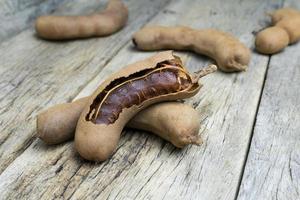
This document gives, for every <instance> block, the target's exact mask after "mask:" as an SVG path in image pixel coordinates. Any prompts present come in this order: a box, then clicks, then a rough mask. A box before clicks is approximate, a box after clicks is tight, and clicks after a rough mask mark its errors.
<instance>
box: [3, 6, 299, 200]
mask: <svg viewBox="0 0 300 200" xmlns="http://www.w3.org/2000/svg"><path fill="white" fill-rule="evenodd" d="M105 3H106V2H105V1H104V0H89V1H84V0H70V1H66V0H64V1H62V0H47V1H45V0H44V1H43V0H28V1H20V0H0V19H1V20H0V99H1V101H0V125H1V126H0V129H1V132H0V194H1V195H0V199H172V200H173V199H205V200H207V199H209V200H210V199H228V200H231V199H238V200H244V199H245V200H248V199H253V200H256V199H282V200H286V199H289V200H296V199H300V43H298V44H296V45H292V46H290V47H288V48H286V49H285V50H284V51H283V52H282V53H279V54H276V55H273V56H265V55H260V54H257V53H255V52H253V54H252V59H251V63H250V65H249V69H248V70H247V72H242V73H233V74H224V73H221V72H217V73H215V74H214V75H211V76H208V77H205V78H204V79H203V83H204V87H203V89H202V90H201V92H200V93H199V94H198V95H197V96H195V97H193V98H191V99H189V100H186V101H185V103H187V104H190V105H193V107H194V108H195V109H197V110H198V111H199V113H200V114H201V119H202V121H201V124H202V128H201V130H200V133H199V134H201V135H202V137H203V139H204V144H203V145H202V146H200V147H198V146H188V147H186V148H184V149H182V150H179V149H176V148H175V147H174V146H172V145H171V144H169V143H168V142H165V141H164V140H162V139H160V138H159V137H157V136H154V135H152V134H149V133H146V132H141V131H133V130H125V131H124V134H123V136H122V139H121V141H120V144H119V146H118V148H117V151H116V152H115V153H114V155H113V156H112V158H111V159H109V160H107V161H105V162H102V163H92V162H85V161H84V160H82V159H81V158H80V157H79V156H78V154H77V153H76V152H75V150H74V147H73V142H68V143H66V144H61V145H57V146H47V145H45V144H44V143H43V142H42V141H41V140H39V139H37V138H36V137H35V133H36V115H37V113H39V112H40V111H41V110H43V109H45V108H47V107H50V106H52V105H54V104H56V103H62V102H68V101H72V100H74V99H76V98H79V97H82V96H85V95H88V94H91V92H92V91H93V90H94V89H95V87H96V86H97V85H98V84H99V83H100V82H101V81H102V80H103V79H104V78H105V77H107V76H108V75H109V74H111V73H112V72H114V71H116V70H118V69H120V68H121V67H123V66H124V65H126V64H129V63H132V62H134V61H137V60H139V59H142V58H146V57H148V56H149V55H152V54H154V53H155V52H147V53H145V52H140V51H137V50H135V49H134V48H133V45H132V43H131V36H132V34H133V33H134V32H135V31H137V30H139V29H140V28H141V27H143V26H144V25H146V24H161V25H177V24H180V25H187V26H191V27H194V28H208V27H213V28H218V29H221V30H224V31H227V32H230V33H232V34H234V35H235V36H236V37H238V38H239V39H240V40H241V41H242V42H243V43H245V44H246V45H247V46H248V47H249V48H251V49H253V47H254V34H255V33H256V32H257V31H259V30H260V29H262V28H263V27H265V26H266V25H267V24H269V19H268V17H266V15H265V13H266V12H268V11H272V10H274V9H277V8H281V7H284V6H291V7H294V8H298V9H300V1H299V0H265V1H261V0H252V1H250V0H249V1H247V0H244V1H234V0H230V1H226V2H225V1H224V2H223V1H221V0H213V1H212V0H199V1H195V0H185V1H183V0H182V1H178V0H151V1H148V0H126V1H125V3H126V5H127V6H128V8H129V12H130V17H129V21H128V24H127V26H126V27H125V28H124V29H123V30H122V31H120V32H118V33H117V34H114V35H112V36H109V37H105V38H93V39H86V40H76V41H68V42H48V41H44V40H41V39H39V38H37V37H36V36H35V31H34V29H33V22H34V19H35V18H36V16H39V15H41V14H46V13H53V14H78V13H89V12H92V11H94V10H97V9H102V8H104V6H105ZM179 54H180V55H183V56H185V57H186V58H187V66H188V69H189V70H197V69H199V67H202V66H204V65H205V64H207V63H210V62H212V61H211V60H210V59H208V58H207V57H204V56H203V57H202V56H198V55H196V54H193V53H179Z"/></svg>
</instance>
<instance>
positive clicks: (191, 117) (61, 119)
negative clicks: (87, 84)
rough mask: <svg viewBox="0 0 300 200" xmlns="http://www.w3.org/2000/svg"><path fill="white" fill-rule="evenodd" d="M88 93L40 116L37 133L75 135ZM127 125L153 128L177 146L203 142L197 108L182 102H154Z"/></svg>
mask: <svg viewBox="0 0 300 200" xmlns="http://www.w3.org/2000/svg"><path fill="white" fill-rule="evenodd" d="M88 98H89V97H84V98H81V99H78V100H76V101H74V102H72V103H63V104H58V105H56V106H53V107H51V108H49V109H47V110H46V111H44V112H42V113H40V114H39V115H38V117H37V136H38V137H39V138H40V139H41V140H43V141H44V142H45V143H47V144H59V143H62V142H66V141H68V140H70V139H73V138H74V134H75V129H76V124H77V121H78V119H79V116H80V114H81V112H82V110H83V108H84V106H85V105H86V104H87V102H88ZM126 126H127V127H130V128H135V129H140V130H145V131H149V132H152V133H154V134H156V135H158V136H160V137H162V138H163V139H165V140H167V141H169V142H171V143H172V144H173V145H174V146H176V147H178V148H183V147H184V146H186V145H188V144H196V145H199V144H201V138H200V137H199V136H198V132H199V128H200V119H199V114H198V112H197V111H196V110H195V109H193V108H192V107H191V106H189V105H185V104H183V103H180V102H163V103H157V104H153V105H151V106H149V107H147V108H145V109H144V110H142V111H140V112H138V113H137V114H136V115H135V116H134V117H133V118H132V119H131V120H130V121H129V122H128V123H127V124H126Z"/></svg>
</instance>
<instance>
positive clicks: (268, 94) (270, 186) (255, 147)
mask: <svg viewBox="0 0 300 200" xmlns="http://www.w3.org/2000/svg"><path fill="white" fill-rule="evenodd" d="M284 5H285V6H290V7H294V8H298V9H300V2H299V1H293V2H292V1H291V2H285V4H284ZM299 52H300V44H299V43H298V44H295V45H291V46H289V47H288V48H286V49H285V50H284V51H283V52H282V53H279V54H276V55H273V56H272V57H271V60H270V64H269V69H268V74H267V76H266V81H265V87H264V90H263V94H262V98H261V99H262V100H261V103H260V107H259V111H258V114H257V120H256V125H255V128H254V133H253V138H252V142H251V147H250V151H249V155H248V159H247V162H246V167H245V172H244V176H243V180H242V184H241V188H240V192H239V196H238V199H239V200H256V199H278V200H285V199H289V200H297V199H300V82H299V81H300V53H299Z"/></svg>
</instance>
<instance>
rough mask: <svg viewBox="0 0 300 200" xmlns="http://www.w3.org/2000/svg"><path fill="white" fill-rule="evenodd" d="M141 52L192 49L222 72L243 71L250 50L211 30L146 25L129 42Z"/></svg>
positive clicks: (248, 59)
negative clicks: (210, 59)
mask: <svg viewBox="0 0 300 200" xmlns="http://www.w3.org/2000/svg"><path fill="white" fill-rule="evenodd" d="M132 41H133V43H134V45H135V46H136V47H137V48H138V49H141V50H161V49H173V50H191V51H194V52H195V53H199V54H204V55H206V56H209V57H211V58H212V59H214V60H215V61H216V62H217V65H218V67H219V69H220V70H222V71H224V72H236V71H244V70H246V68H247V65H248V64H249V61H250V50H249V49H248V48H247V47H246V46H245V45H243V44H242V43H241V42H240V41H239V40H237V39H236V38H234V37H233V36H232V35H230V34H228V33H224V32H221V31H219V30H214V29H203V30H196V29H192V28H189V27H184V26H176V27H164V26H146V27H144V28H142V29H141V30H139V31H138V32H136V33H135V34H134V36H133V39H132Z"/></svg>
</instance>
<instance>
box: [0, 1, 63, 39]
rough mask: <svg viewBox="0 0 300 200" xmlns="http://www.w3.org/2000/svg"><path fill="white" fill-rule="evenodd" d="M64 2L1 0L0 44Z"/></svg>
mask: <svg viewBox="0 0 300 200" xmlns="http://www.w3.org/2000/svg"><path fill="white" fill-rule="evenodd" d="M63 2H64V1H62V0H48V1H43V0H27V1H22V0H14V1H12V0H1V1H0V42H1V41H4V40H6V39H8V38H11V37H13V36H14V35H16V34H18V33H20V32H21V31H22V30H24V29H25V28H27V27H28V26H30V25H31V24H32V21H33V20H34V19H35V18H36V16H39V15H42V14H46V13H50V12H52V11H53V10H55V9H56V8H57V7H58V6H59V5H60V4H62V3H63Z"/></svg>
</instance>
